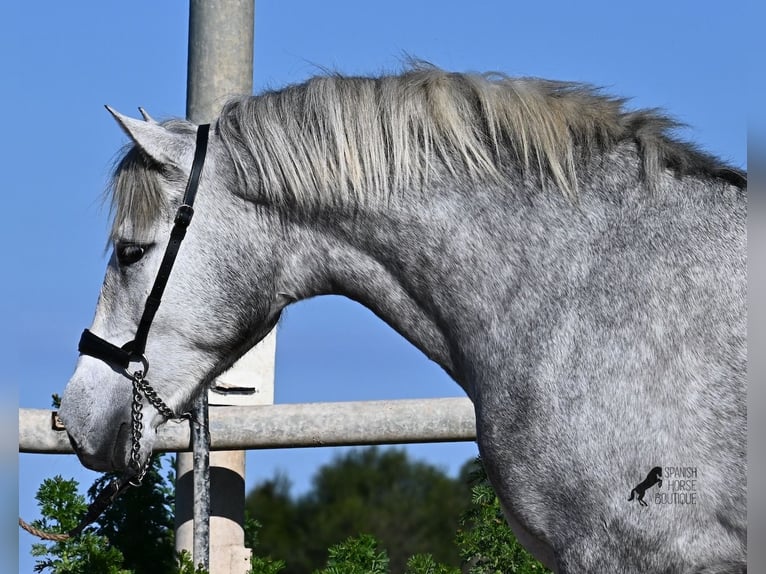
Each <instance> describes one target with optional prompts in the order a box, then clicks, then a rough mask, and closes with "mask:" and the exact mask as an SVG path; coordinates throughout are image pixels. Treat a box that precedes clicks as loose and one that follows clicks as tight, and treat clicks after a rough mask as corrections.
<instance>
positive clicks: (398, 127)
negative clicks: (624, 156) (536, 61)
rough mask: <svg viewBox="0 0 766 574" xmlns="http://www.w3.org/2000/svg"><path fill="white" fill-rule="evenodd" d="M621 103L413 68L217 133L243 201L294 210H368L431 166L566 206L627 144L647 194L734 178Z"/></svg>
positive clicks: (312, 94)
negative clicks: (247, 196)
mask: <svg viewBox="0 0 766 574" xmlns="http://www.w3.org/2000/svg"><path fill="white" fill-rule="evenodd" d="M624 103H625V100H623V99H620V98H614V97H609V96H606V95H603V94H602V93H601V92H600V91H599V90H597V89H596V88H594V87H592V86H588V85H584V84H576V83H566V82H553V81H547V80H540V79H535V78H511V77H508V76H505V75H503V74H498V73H491V74H473V73H467V74H461V73H449V72H445V71H442V70H440V69H437V68H433V67H430V66H422V65H418V66H416V67H414V68H413V69H411V70H409V71H406V72H404V73H403V74H401V75H396V76H382V77H373V78H366V77H343V76H340V75H327V76H319V77H315V78H312V79H310V80H309V81H307V82H306V83H303V84H300V85H294V86H290V87H288V88H285V89H282V90H279V91H271V92H266V93H263V94H261V95H259V96H254V97H247V98H238V99H235V100H232V101H230V102H229V103H227V105H226V106H225V107H224V109H223V112H222V114H221V116H220V118H219V120H218V133H219V135H220V137H221V140H222V142H223V144H224V146H225V147H226V149H227V150H228V152H229V154H230V155H231V157H232V159H233V162H234V166H235V169H236V171H237V175H238V176H239V178H238V179H239V181H240V182H241V184H242V185H244V186H245V187H246V190H247V191H248V192H249V193H253V194H258V195H261V196H263V197H265V198H266V199H267V200H268V201H271V202H276V203H277V204H279V203H286V204H289V205H291V206H296V205H297V206H301V205H308V206H316V205H322V204H327V203H330V204H332V203H337V202H344V201H346V200H348V199H352V200H353V201H362V202H364V201H371V200H372V201H375V200H378V199H381V198H385V197H386V196H387V195H388V194H391V193H396V192H397V191H399V190H402V189H404V188H407V187H412V186H422V185H423V184H425V183H427V182H428V180H429V177H430V176H431V175H432V174H433V172H434V168H435V166H437V164H438V166H439V168H440V169H441V170H442V171H445V172H447V173H449V174H452V175H454V176H456V177H465V178H469V179H471V180H474V181H476V180H478V181H482V180H484V181H487V180H495V181H497V180H499V179H500V177H501V172H502V170H503V169H507V167H508V166H509V165H511V166H515V167H517V168H519V169H520V171H521V172H522V173H526V174H531V175H533V176H535V177H539V178H540V180H541V181H542V182H543V183H544V184H546V183H549V184H552V185H551V186H552V187H555V188H558V189H559V190H561V191H562V192H563V193H564V194H566V195H568V196H574V195H575V194H576V193H577V191H578V173H579V172H580V171H581V170H582V169H583V168H584V165H585V164H586V162H588V161H589V160H590V158H592V157H594V156H596V155H598V154H603V153H607V152H608V151H610V150H611V149H613V148H614V147H615V146H616V145H617V144H618V143H621V142H624V141H631V142H633V143H634V144H635V146H636V149H637V150H638V152H639V154H640V157H641V176H642V177H644V179H645V180H646V182H647V184H648V185H649V186H650V187H651V186H652V185H653V182H654V180H655V179H656V178H657V177H658V176H659V175H660V173H661V172H662V171H663V170H665V169H671V170H673V171H675V172H676V173H677V174H679V175H684V174H686V173H690V174H700V175H705V176H713V177H723V178H725V179H729V180H730V181H732V182H733V183H735V184H736V183H737V181H738V179H741V174H740V173H738V172H737V170H733V169H731V168H729V167H728V166H726V165H724V164H723V163H722V162H720V161H718V160H717V159H715V158H713V157H711V156H708V155H706V154H703V153H700V152H699V151H697V150H696V149H695V148H694V147H693V146H691V145H688V144H686V143H684V142H680V141H678V140H676V139H675V138H674V137H673V131H674V130H675V129H676V128H677V127H678V125H679V124H677V123H676V122H674V121H673V120H672V119H670V118H668V117H667V116H664V115H663V114H661V113H659V112H658V111H656V110H638V111H626V110H625V109H624ZM253 171H254V172H255V173H253ZM735 176H736V177H735Z"/></svg>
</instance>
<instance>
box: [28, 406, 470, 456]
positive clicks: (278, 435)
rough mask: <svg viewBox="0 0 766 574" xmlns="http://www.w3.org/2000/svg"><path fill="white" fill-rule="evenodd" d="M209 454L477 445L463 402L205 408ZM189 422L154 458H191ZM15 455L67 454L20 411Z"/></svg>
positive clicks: (31, 414)
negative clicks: (188, 454) (182, 454)
mask: <svg viewBox="0 0 766 574" xmlns="http://www.w3.org/2000/svg"><path fill="white" fill-rule="evenodd" d="M209 411H210V417H209V429H210V450H213V451H225V450H258V449H269V448H298V447H321V446H361V445H382V444H411V443H436V442H461V441H475V440H476V419H475V416H474V410H473V404H472V403H471V401H470V400H469V399H467V398H441V399H405V400H388V401H349V402H336V403H298V404H280V405H262V406H249V407H240V406H226V407H217V406H211V407H209ZM192 424H193V423H189V422H188V421H183V422H168V423H166V424H165V425H163V426H161V427H160V428H159V429H158V432H157V442H156V443H155V446H154V450H155V452H190V451H191V449H192V445H191V442H192V440H191V432H192V431H191V426H192ZM19 452H24V453H43V454H72V453H73V452H74V451H73V450H72V445H71V444H70V443H69V439H68V438H67V434H66V432H65V430H64V428H63V426H61V425H60V423H56V422H55V420H54V411H51V410H48V409H25V408H22V409H19Z"/></svg>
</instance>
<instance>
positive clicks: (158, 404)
mask: <svg viewBox="0 0 766 574" xmlns="http://www.w3.org/2000/svg"><path fill="white" fill-rule="evenodd" d="M131 380H132V381H133V402H132V403H131V406H130V418H131V445H130V460H129V461H128V465H129V466H130V468H131V469H132V470H133V472H134V473H135V474H134V476H133V477H132V478H131V479H130V484H132V485H133V486H141V482H142V481H143V480H144V477H145V476H146V473H147V471H148V470H149V466H150V465H151V462H152V457H151V455H150V456H149V458H147V460H146V462H144V463H143V464H141V437H142V436H143V432H144V414H143V413H142V412H141V409H142V407H143V402H142V398H143V397H146V400H147V401H149V403H150V404H151V405H152V406H153V407H154V408H155V409H157V412H159V413H160V414H161V415H162V416H163V417H165V418H166V419H168V420H171V419H175V418H179V417H177V416H176V414H175V413H174V412H173V411H172V410H171V409H170V407H168V406H167V405H166V404H165V403H164V401H163V400H162V399H161V398H160V397H159V396H157V393H156V392H155V390H154V389H153V388H152V386H151V385H150V384H149V383H147V382H146V380H144V372H143V371H136V372H134V373H133V376H132V377H131Z"/></svg>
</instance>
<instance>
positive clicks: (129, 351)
mask: <svg viewBox="0 0 766 574" xmlns="http://www.w3.org/2000/svg"><path fill="white" fill-rule="evenodd" d="M209 131H210V124H203V125H201V126H199V127H198V128H197V143H196V148H195V150H194V161H193V162H192V167H191V174H190V175H189V181H188V182H187V183H186V191H185V192H184V197H183V202H182V204H181V206H180V207H179V208H178V211H177V212H176V217H175V223H174V225H173V229H172V230H171V232H170V241H169V242H168V246H167V248H166V249H165V255H164V256H163V258H162V263H161V264H160V269H159V271H158V272H157V277H156V278H155V280H154V286H153V287H152V290H151V292H150V293H149V296H148V297H147V299H146V304H145V306H144V313H143V315H142V316H141V321H140V322H139V324H138V330H137V331H136V336H135V338H134V339H133V340H132V341H129V342H127V343H125V344H124V345H123V346H122V347H118V346H117V345H114V344H112V343H110V342H109V341H106V340H105V339H102V338H101V337H99V336H98V335H95V334H94V333H92V332H91V331H89V330H88V329H85V330H84V331H83V333H82V337H80V344H79V346H78V350H79V351H80V354H81V355H90V356H91V357H95V358H96V359H100V360H102V361H104V362H105V363H107V364H108V365H110V366H112V367H114V368H116V369H118V370H121V371H122V372H123V373H124V374H125V375H126V376H127V377H128V378H129V379H131V380H133V379H134V375H133V374H131V373H130V371H129V370H128V369H129V367H130V363H134V362H139V363H141V364H142V365H143V371H141V376H142V377H143V376H145V375H146V373H147V371H148V370H149V361H148V360H147V359H146V357H145V356H144V351H145V350H146V339H147V337H148V336H149V329H150V328H151V326H152V321H153V320H154V315H155V314H156V313H157V309H158V308H159V306H160V303H161V302H162V293H163V292H164V291H165V286H166V285H167V283H168V279H169V278H170V272H171V270H172V269H173V263H175V260H176V256H177V255H178V250H179V248H180V247H181V242H182V241H183V239H184V236H185V235H186V228H187V227H188V226H189V223H191V220H192V216H193V215H194V209H193V208H192V205H193V204H194V197H195V196H196V195H197V187H198V186H199V178H200V174H201V173H202V166H203V165H204V164H205V154H206V153H207V142H208V133H209Z"/></svg>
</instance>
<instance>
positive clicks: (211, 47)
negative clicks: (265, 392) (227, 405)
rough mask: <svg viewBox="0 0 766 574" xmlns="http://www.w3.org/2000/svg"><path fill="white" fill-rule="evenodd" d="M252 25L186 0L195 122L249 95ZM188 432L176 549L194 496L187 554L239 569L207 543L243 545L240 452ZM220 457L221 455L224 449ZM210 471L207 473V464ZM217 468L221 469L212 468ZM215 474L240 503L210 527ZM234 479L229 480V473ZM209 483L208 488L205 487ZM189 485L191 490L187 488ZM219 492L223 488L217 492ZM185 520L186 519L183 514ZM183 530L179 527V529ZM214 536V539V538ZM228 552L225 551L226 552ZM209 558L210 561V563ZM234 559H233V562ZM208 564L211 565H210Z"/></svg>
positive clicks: (216, 5)
mask: <svg viewBox="0 0 766 574" xmlns="http://www.w3.org/2000/svg"><path fill="white" fill-rule="evenodd" d="M254 29H255V0H190V4H189V61H188V73H187V86H186V88H187V98H186V116H187V118H188V119H189V120H191V121H192V122H195V123H197V124H202V123H209V122H212V121H213V120H214V119H215V118H216V116H217V115H218V113H219V111H220V108H221V106H222V104H223V103H224V102H225V101H226V99H228V98H230V97H231V96H235V95H250V94H251V93H252V90H253V39H254ZM203 394H204V395H205V396H201V397H200V402H199V403H198V404H197V405H196V407H195V410H196V416H197V417H198V421H199V422H202V421H204V424H205V425H207V419H208V398H207V393H203ZM194 426H195V427H197V428H195V432H194V437H193V442H194V446H193V448H194V455H193V462H194V464H193V467H194V470H193V481H192V482H193V488H192V489H189V482H190V481H189V480H188V478H185V477H184V476H183V471H187V472H188V467H189V460H188V455H185V454H182V453H179V454H178V463H177V471H176V475H177V477H178V480H177V486H176V549H177V550H180V549H187V550H188V549H189V544H188V540H187V539H186V536H187V534H186V533H188V531H189V528H188V526H187V525H185V521H184V519H185V518H187V517H188V506H189V500H190V499H191V498H192V493H193V499H194V511H193V517H194V522H193V536H194V542H193V549H192V553H193V558H194V562H195V564H200V563H201V564H202V565H203V566H204V567H205V568H206V569H208V570H209V571H210V572H211V574H229V573H231V574H238V573H239V572H245V571H246V569H247V566H249V564H248V563H247V562H249V560H244V559H243V558H244V556H243V555H242V553H241V552H240V556H239V557H238V558H237V559H236V560H235V558H234V557H233V554H232V555H231V556H224V557H222V558H220V557H216V556H214V557H213V559H212V561H211V552H210V544H211V543H212V544H213V547H214V548H215V547H216V538H217V537H219V533H220V537H225V538H228V540H225V541H223V543H222V544H218V545H219V546H221V547H224V548H228V547H239V548H241V549H242V550H244V532H243V523H244V498H245V492H244V454H241V455H240V456H239V457H234V458H232V457H229V459H228V460H234V464H233V468H232V467H231V466H232V465H229V467H227V465H226V464H225V463H223V464H220V465H219V464H217V463H216V461H215V460H214V459H213V460H211V459H210V453H209V448H210V444H209V436H207V437H206V436H205V435H206V434H207V433H206V428H205V427H202V428H200V427H199V425H194ZM220 457H222V459H223V460H224V461H225V460H227V459H226V453H221V454H220ZM211 463H212V466H213V468H214V470H215V471H216V472H213V473H212V476H213V478H212V480H211V471H210V466H211ZM218 470H223V471H224V472H217V471H218ZM216 475H219V476H223V477H226V478H225V479H224V480H223V482H224V483H225V486H226V487H227V489H228V490H229V491H228V492H226V493H225V496H220V497H219V501H220V500H221V499H222V498H226V502H229V503H231V504H226V505H221V504H220V502H219V507H222V506H223V507H225V509H231V508H235V507H236V505H237V504H239V505H240V508H241V510H240V511H239V513H241V514H242V515H241V516H240V515H239V514H237V513H234V515H232V512H231V511H227V512H225V514H228V516H226V520H225V522H227V523H231V524H227V525H224V526H221V527H219V528H217V527H214V528H212V530H211V520H210V515H211V508H213V509H214V507H215V506H216V495H215V489H216V482H217V480H216ZM232 476H233V477H234V478H235V479H236V480H234V481H232V480H231V477H232ZM211 489H212V491H211ZM190 490H191V491H192V492H190ZM221 494H222V495H223V493H221ZM186 522H188V520H186ZM182 530H183V532H182ZM219 542H220V541H219ZM230 554H231V553H230ZM211 562H212V564H211ZM235 562H236V564H235ZM211 566H212V567H211Z"/></svg>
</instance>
